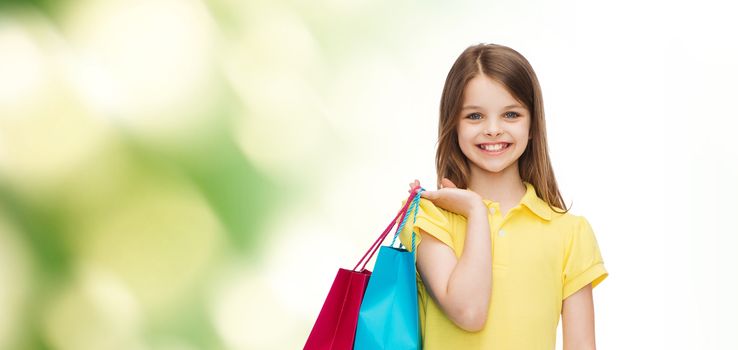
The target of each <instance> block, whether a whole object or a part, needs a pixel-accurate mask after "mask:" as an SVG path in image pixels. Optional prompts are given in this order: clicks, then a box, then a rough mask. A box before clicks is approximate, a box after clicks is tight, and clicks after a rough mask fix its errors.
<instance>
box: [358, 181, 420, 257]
mask: <svg viewBox="0 0 738 350" xmlns="http://www.w3.org/2000/svg"><path fill="white" fill-rule="evenodd" d="M418 189H420V186H417V187H413V188H412V190H411V191H410V196H409V197H407V201H405V205H404V206H403V207H402V209H400V211H399V212H398V213H397V215H395V218H394V219H392V222H390V224H389V226H387V228H386V229H385V230H384V232H382V234H381V235H379V237H378V238H377V240H376V241H374V243H373V244H372V246H371V247H370V248H369V250H367V251H366V253H364V256H362V257H361V260H359V262H358V263H356V266H354V269H353V270H354V271H356V268H357V267H359V265H360V264H361V262H362V261H364V258H366V256H367V254H369V252H371V255H369V258H367V259H366V261H364V265H363V266H362V267H361V270H362V271H363V270H364V269H365V268H366V264H367V263H369V261H370V260H372V257H373V256H374V254H375V253H376V252H377V250H378V249H379V247H380V246H381V245H382V241H383V240H384V239H385V238H386V237H387V235H388V234H389V233H390V231H392V227H393V226H395V224H396V223H397V218H399V217H400V215H402V214H405V215H407V209H408V208H409V207H410V203H411V202H412V199H413V198H414V197H415V195H416V194H417V191H418Z"/></svg>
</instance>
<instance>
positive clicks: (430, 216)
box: [397, 198, 454, 251]
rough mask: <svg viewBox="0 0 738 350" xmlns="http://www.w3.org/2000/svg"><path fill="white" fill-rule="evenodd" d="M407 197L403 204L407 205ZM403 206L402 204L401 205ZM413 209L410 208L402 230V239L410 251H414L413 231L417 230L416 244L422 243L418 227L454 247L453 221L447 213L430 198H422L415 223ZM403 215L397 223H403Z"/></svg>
mask: <svg viewBox="0 0 738 350" xmlns="http://www.w3.org/2000/svg"><path fill="white" fill-rule="evenodd" d="M405 201H407V199H403V200H402V205H403V206H404V205H405ZM400 208H402V206H400ZM411 209H413V208H412V207H411V208H408V217H407V221H406V222H405V226H404V227H403V229H402V231H400V241H401V242H402V245H404V246H405V247H406V248H407V250H408V251H412V232H413V231H414V232H415V246H416V247H417V246H418V244H420V241H421V236H420V231H418V228H421V229H423V231H425V232H427V233H428V234H430V235H433V237H435V238H437V239H438V240H439V241H441V242H443V243H445V244H446V245H448V246H449V247H450V248H451V249H453V247H454V246H453V240H452V238H451V221H450V218H449V216H448V214H447V213H444V211H443V210H441V209H440V208H438V207H436V206H435V204H433V202H431V201H430V200H428V199H425V198H420V202H419V203H418V212H417V216H416V217H415V223H414V224H413V212H414V210H411ZM401 220H402V217H400V218H398V219H397V223H398V224H399V223H401Z"/></svg>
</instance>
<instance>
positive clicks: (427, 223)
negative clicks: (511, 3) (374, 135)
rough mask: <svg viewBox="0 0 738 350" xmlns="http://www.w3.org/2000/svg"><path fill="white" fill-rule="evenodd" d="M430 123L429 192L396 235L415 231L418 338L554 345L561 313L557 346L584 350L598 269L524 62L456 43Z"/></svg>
mask: <svg viewBox="0 0 738 350" xmlns="http://www.w3.org/2000/svg"><path fill="white" fill-rule="evenodd" d="M438 130H439V132H438V135H439V139H438V149H437V152H436V170H437V175H438V180H439V183H438V190H436V191H424V192H422V193H421V199H420V205H419V207H420V208H419V211H418V214H417V218H416V221H415V223H414V224H410V223H409V222H408V223H407V224H406V227H405V229H403V231H402V232H401V234H400V238H401V240H402V243H403V245H404V246H405V247H412V245H411V241H410V240H411V234H412V231H415V232H416V233H417V234H418V236H416V247H417V253H416V259H417V261H416V266H417V281H418V296H419V298H418V302H419V304H420V308H419V309H420V325H421V335H422V338H423V348H424V349H425V350H435V349H494V350H507V349H509V350H527V349H554V348H555V345H556V329H557V326H558V322H559V315H561V316H562V319H563V344H564V349H565V350H575V349H595V336H594V307H593V301H592V288H594V287H595V286H597V285H598V284H599V283H600V282H602V281H603V280H604V279H605V278H606V277H607V276H608V273H607V271H606V270H605V267H604V263H603V260H602V257H601V255H600V250H599V247H598V244H597V240H596V239H595V236H594V233H593V230H592V227H591V226H590V224H589V222H588V221H587V219H585V218H584V217H583V216H577V215H574V214H571V213H569V209H567V210H565V211H564V210H562V209H561V208H565V206H564V202H563V199H562V197H561V194H560V193H559V189H558V186H557V184H556V179H555V177H554V173H553V169H552V168H551V162H550V160H549V156H548V150H547V142H546V124H545V119H544V112H543V99H542V96H541V89H540V86H539V84H538V79H537V78H536V75H535V73H534V71H533V68H532V67H531V65H530V64H529V63H528V61H527V60H526V59H525V58H524V57H523V56H522V55H521V54H519V53H518V52H517V51H515V50H513V49H511V48H509V47H505V46H501V45H494V44H479V45H475V46H471V47H469V48H467V49H466V50H464V52H462V53H461V55H460V56H459V57H458V59H457V60H456V62H455V63H454V64H453V66H452V67H451V70H450V71H449V73H448V76H447V78H446V83H445V85H444V88H443V94H442V97H441V107H440V119H439V126H438ZM419 186H420V183H419V182H418V181H417V180H415V181H414V182H413V183H411V184H410V187H411V191H412V190H413V189H415V188H416V187H419ZM421 190H422V189H421ZM403 204H404V200H403Z"/></svg>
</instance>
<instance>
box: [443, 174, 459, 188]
mask: <svg viewBox="0 0 738 350" xmlns="http://www.w3.org/2000/svg"><path fill="white" fill-rule="evenodd" d="M441 184H442V185H443V187H451V188H457V187H456V184H454V183H453V182H452V181H451V180H449V179H447V178H445V177H444V178H443V180H441Z"/></svg>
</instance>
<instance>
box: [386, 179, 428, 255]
mask: <svg viewBox="0 0 738 350" xmlns="http://www.w3.org/2000/svg"><path fill="white" fill-rule="evenodd" d="M423 191H425V189H424V188H422V187H421V188H420V189H419V190H418V193H417V194H416V195H415V197H414V198H413V202H412V203H410V207H408V209H407V210H408V212H409V211H410V210H413V224H415V219H416V218H417V215H418V208H419V207H420V193H422V192H423ZM406 221H407V213H406V214H405V215H404V216H403V217H402V222H401V223H400V225H399V226H397V231H395V235H394V237H392V243H390V246H394V245H395V240H396V239H397V236H399V235H400V231H402V229H403V228H404V227H405V222H406ZM412 233H413V234H412V246H413V250H412V252H413V254H415V231H414V230H413V231H412ZM400 246H402V243H400Z"/></svg>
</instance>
